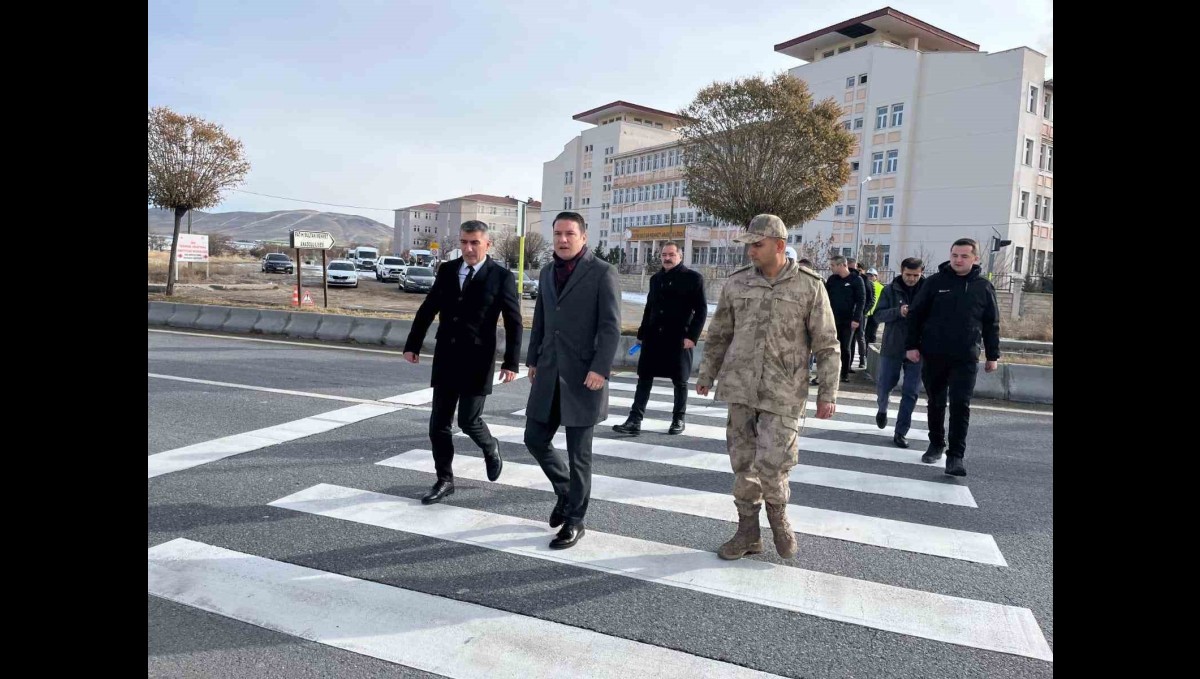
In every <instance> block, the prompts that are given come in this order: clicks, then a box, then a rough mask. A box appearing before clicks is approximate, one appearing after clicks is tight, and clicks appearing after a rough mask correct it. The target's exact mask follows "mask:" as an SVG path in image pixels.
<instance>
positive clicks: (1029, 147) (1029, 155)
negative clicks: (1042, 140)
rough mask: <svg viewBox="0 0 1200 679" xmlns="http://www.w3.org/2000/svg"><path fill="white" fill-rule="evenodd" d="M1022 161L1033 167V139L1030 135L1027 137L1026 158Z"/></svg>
mask: <svg viewBox="0 0 1200 679" xmlns="http://www.w3.org/2000/svg"><path fill="white" fill-rule="evenodd" d="M1022 162H1024V163H1025V164H1026V165H1028V166H1030V167H1033V140H1032V139H1030V138H1029V137H1026V138H1025V159H1024V160H1023V161H1022Z"/></svg>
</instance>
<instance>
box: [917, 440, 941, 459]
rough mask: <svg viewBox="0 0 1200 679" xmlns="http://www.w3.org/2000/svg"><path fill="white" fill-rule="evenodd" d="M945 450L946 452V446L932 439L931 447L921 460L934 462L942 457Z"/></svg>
mask: <svg viewBox="0 0 1200 679" xmlns="http://www.w3.org/2000/svg"><path fill="white" fill-rule="evenodd" d="M944 452H946V446H939V445H938V444H936V443H933V442H932V441H931V442H930V443H929V447H928V448H926V449H925V454H924V455H922V456H921V461H922V462H924V463H925V464H933V463H934V462H937V461H938V460H940V459H942V453H944Z"/></svg>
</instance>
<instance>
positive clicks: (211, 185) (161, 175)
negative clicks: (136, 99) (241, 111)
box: [146, 106, 250, 296]
mask: <svg viewBox="0 0 1200 679" xmlns="http://www.w3.org/2000/svg"><path fill="white" fill-rule="evenodd" d="M146 137H147V151H148V152H147V160H146V180H147V198H146V202H147V204H149V205H153V206H154V207H157V208H162V209H164V210H174V211H175V230H174V232H173V233H174V239H173V240H172V241H171V260H170V263H169V264H168V266H167V296H171V295H173V294H175V267H176V264H175V257H176V253H177V252H178V249H179V222H180V220H181V219H182V218H183V216H184V215H185V214H187V211H188V210H193V209H202V208H206V207H213V206H215V205H217V204H219V203H220V202H221V192H222V191H225V190H227V189H231V188H233V187H235V186H238V185H240V184H241V183H242V182H243V181H245V178H246V174H247V173H248V172H249V171H250V162H249V161H247V160H246V158H245V152H244V149H243V146H242V142H240V141H238V140H237V139H234V138H233V137H230V136H229V135H227V134H225V129H224V128H222V127H221V126H220V125H218V124H216V123H210V122H207V121H205V120H203V119H202V118H199V117H197V116H185V115H180V114H178V113H175V112H174V111H172V110H171V109H169V108H166V107H164V106H157V107H154V108H152V109H150V112H149V114H148V115H147V119H146Z"/></svg>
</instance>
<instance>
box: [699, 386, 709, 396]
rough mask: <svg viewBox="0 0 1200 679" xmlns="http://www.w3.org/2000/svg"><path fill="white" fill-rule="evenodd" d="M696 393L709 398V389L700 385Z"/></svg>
mask: <svg viewBox="0 0 1200 679" xmlns="http://www.w3.org/2000/svg"><path fill="white" fill-rule="evenodd" d="M696 393H697V394H700V395H701V396H708V387H702V386H700V385H699V384H697V385H696Z"/></svg>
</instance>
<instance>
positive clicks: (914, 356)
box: [904, 349, 921, 363]
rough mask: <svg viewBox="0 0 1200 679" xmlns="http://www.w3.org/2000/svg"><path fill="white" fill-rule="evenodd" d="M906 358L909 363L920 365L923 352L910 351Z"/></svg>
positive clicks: (905, 354) (907, 352)
mask: <svg viewBox="0 0 1200 679" xmlns="http://www.w3.org/2000/svg"><path fill="white" fill-rule="evenodd" d="M904 358H907V359H908V362H909V363H920V362H921V352H920V351H918V350H916V349H909V350H908V351H906V352H904Z"/></svg>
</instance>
